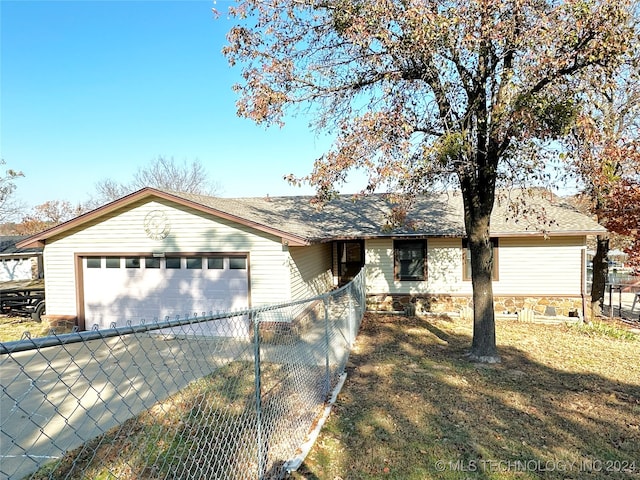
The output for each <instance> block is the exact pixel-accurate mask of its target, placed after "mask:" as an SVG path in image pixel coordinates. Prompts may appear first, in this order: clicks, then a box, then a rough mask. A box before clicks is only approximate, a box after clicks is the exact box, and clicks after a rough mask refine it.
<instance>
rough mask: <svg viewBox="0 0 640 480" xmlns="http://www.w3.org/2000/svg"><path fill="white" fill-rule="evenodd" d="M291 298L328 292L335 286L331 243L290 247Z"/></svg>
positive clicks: (295, 298) (298, 298)
mask: <svg viewBox="0 0 640 480" xmlns="http://www.w3.org/2000/svg"><path fill="white" fill-rule="evenodd" d="M289 253H290V256H291V258H290V262H289V270H290V272H291V299H292V300H302V299H304V298H309V297H313V296H315V295H319V294H322V293H326V292H327V291H329V290H330V289H331V288H332V286H333V274H332V272H331V260H332V255H331V244H329V243H325V244H321V245H312V246H309V247H290V248H289Z"/></svg>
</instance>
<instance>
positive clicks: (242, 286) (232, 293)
mask: <svg viewBox="0 0 640 480" xmlns="http://www.w3.org/2000/svg"><path fill="white" fill-rule="evenodd" d="M190 258H192V257H190ZM202 259H203V261H202V266H203V268H200V269H197V268H185V267H186V265H187V261H186V258H182V259H181V263H180V266H181V268H179V269H178V268H166V262H165V261H164V259H162V260H163V261H161V262H160V264H159V266H160V268H146V267H145V262H143V261H140V262H129V264H136V263H137V264H138V265H140V266H139V267H138V268H124V266H125V265H127V263H126V262H125V261H124V257H123V258H122V261H121V263H120V265H121V268H106V261H105V259H104V258H102V260H101V262H97V261H92V262H90V263H91V265H93V268H89V267H88V266H87V265H88V263H87V261H86V259H84V261H83V273H84V286H83V288H84V290H83V295H84V304H85V305H84V306H85V319H86V325H87V327H88V328H90V327H91V326H92V325H94V324H96V325H98V327H99V328H109V327H110V326H111V324H113V323H115V324H116V325H117V326H124V325H127V324H129V323H131V324H139V323H141V322H142V321H146V322H151V321H157V320H164V319H166V318H167V317H169V318H176V316H179V317H180V318H184V317H185V315H186V316H189V317H191V316H193V315H194V313H195V314H197V315H198V316H200V315H202V314H203V313H204V314H210V313H217V312H225V311H230V310H239V309H243V308H246V307H247V306H248V270H247V269H230V268H229V258H228V257H227V258H224V262H222V263H221V262H219V261H216V262H211V263H212V264H215V265H216V266H219V265H220V264H222V266H223V267H224V268H207V265H208V262H207V257H202ZM113 263H114V262H113V261H111V264H113ZM156 263H157V262H156ZM96 264H99V268H98V267H96ZM174 264H175V262H174ZM190 264H191V265H198V262H197V261H191V262H190ZM207 324H208V326H207V328H208V331H209V332H210V333H211V334H222V333H223V332H229V331H235V332H236V333H240V331H241V330H242V331H244V330H247V329H248V322H247V321H246V319H245V320H242V321H240V322H239V324H238V325H236V324H233V322H232V324H230V325H223V323H222V322H221V321H217V323H210V322H207ZM243 334H246V331H244V333H243Z"/></svg>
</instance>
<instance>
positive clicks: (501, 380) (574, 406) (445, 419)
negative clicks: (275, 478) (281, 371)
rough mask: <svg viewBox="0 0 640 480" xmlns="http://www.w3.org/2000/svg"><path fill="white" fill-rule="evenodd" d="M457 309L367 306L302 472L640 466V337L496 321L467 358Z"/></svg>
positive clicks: (306, 475) (611, 470) (562, 474)
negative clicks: (404, 311) (420, 313)
mask: <svg viewBox="0 0 640 480" xmlns="http://www.w3.org/2000/svg"><path fill="white" fill-rule="evenodd" d="M471 335H472V329H471V325H469V324H468V323H466V322H463V321H461V320H459V319H450V318H446V317H442V318H428V319H423V318H416V317H414V318H406V317H399V316H375V315H367V316H366V317H365V320H364V322H363V326H362V330H361V333H360V335H359V337H358V340H357V344H356V349H355V351H354V352H353V354H352V356H351V360H350V364H349V366H348V377H347V381H346V383H345V385H344V388H343V390H342V392H341V394H340V395H339V397H338V401H337V404H336V406H335V408H334V410H333V413H332V414H331V417H330V418H329V420H328V421H327V423H326V424H325V427H324V429H323V431H322V433H321V434H320V436H319V438H318V440H317V442H316V444H315V446H314V448H313V449H312V451H311V452H310V454H309V455H308V457H307V459H306V460H305V462H304V464H303V465H302V467H301V468H300V469H299V471H298V472H296V473H295V474H294V475H293V476H294V478H296V479H309V480H310V479H331V480H339V479H373V478H389V479H391V478H393V479H421V480H423V479H442V478H444V479H449V478H450V479H453V478H455V479H469V478H481V479H493V478H495V479H511V478H518V479H524V478H526V479H534V478H548V479H573V478H576V479H579V478H580V479H581V478H620V479H631V478H635V479H637V478H640V342H638V341H637V340H635V339H634V337H633V336H629V335H628V333H626V332H624V331H621V330H620V329H619V327H614V326H611V325H605V326H600V327H597V328H593V327H589V328H578V327H568V326H558V325H556V326H550V325H540V324H531V323H518V322H513V321H508V322H499V324H498V326H497V335H498V344H499V350H500V353H501V356H502V363H501V364H497V365H490V366H487V365H479V364H473V363H470V362H468V361H467V360H466V358H465V357H464V354H465V353H466V350H467V348H468V347H469V345H470V343H471Z"/></svg>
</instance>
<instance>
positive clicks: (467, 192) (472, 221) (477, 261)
mask: <svg viewBox="0 0 640 480" xmlns="http://www.w3.org/2000/svg"><path fill="white" fill-rule="evenodd" d="M461 185H462V197H463V203H464V210H465V215H464V216H465V230H466V233H467V239H468V242H469V250H470V254H471V284H472V287H473V340H472V343H471V352H470V354H469V357H470V359H471V360H472V361H476V362H483V363H497V362H500V356H499V355H498V349H497V347H496V324H495V311H494V305H493V283H492V280H491V274H492V271H493V245H492V244H491V238H490V219H491V212H492V210H493V202H494V198H495V190H494V186H493V184H492V183H490V182H476V183H475V184H474V182H472V181H469V178H468V177H466V178H465V177H463V178H461Z"/></svg>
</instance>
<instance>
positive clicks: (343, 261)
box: [337, 240, 364, 286]
mask: <svg viewBox="0 0 640 480" xmlns="http://www.w3.org/2000/svg"><path fill="white" fill-rule="evenodd" d="M337 243H338V285H340V286H342V285H344V284H346V283H349V282H350V281H351V280H353V278H354V277H355V276H356V275H358V273H360V270H361V269H362V267H363V266H364V240H343V241H339V242H337Z"/></svg>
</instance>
